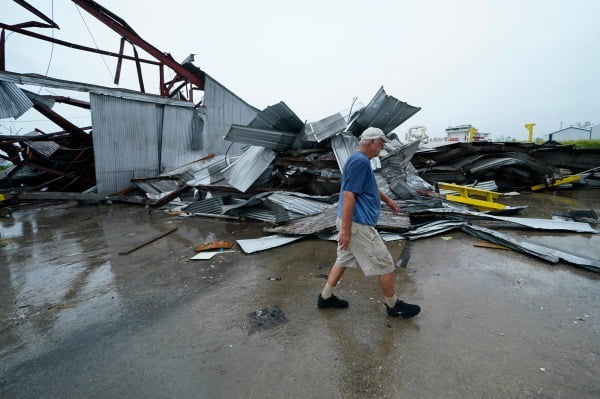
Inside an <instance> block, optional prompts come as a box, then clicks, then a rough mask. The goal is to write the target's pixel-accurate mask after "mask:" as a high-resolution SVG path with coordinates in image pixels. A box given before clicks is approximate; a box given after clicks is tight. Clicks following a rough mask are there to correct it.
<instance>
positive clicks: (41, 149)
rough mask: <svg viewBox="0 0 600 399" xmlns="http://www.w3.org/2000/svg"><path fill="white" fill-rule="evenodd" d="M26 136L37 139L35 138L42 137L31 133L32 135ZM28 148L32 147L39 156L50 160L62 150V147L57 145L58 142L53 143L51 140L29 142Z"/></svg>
mask: <svg viewBox="0 0 600 399" xmlns="http://www.w3.org/2000/svg"><path fill="white" fill-rule="evenodd" d="M25 136H30V137H35V136H40V134H39V133H37V132H30V133H27V134H26V135H25ZM27 146H28V147H30V148H31V149H33V150H34V151H35V152H37V153H38V154H40V155H42V156H43V157H44V158H46V159H50V157H51V156H52V155H54V153H56V151H58V150H59V149H60V145H58V144H56V142H54V141H51V140H45V141H33V140H32V141H29V142H27Z"/></svg>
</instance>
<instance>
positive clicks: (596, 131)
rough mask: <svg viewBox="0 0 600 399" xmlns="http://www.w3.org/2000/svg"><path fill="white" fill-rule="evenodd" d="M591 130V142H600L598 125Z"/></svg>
mask: <svg viewBox="0 0 600 399" xmlns="http://www.w3.org/2000/svg"><path fill="white" fill-rule="evenodd" d="M591 130H592V131H591V134H590V138H591V139H592V140H600V125H596V126H592V127H591Z"/></svg>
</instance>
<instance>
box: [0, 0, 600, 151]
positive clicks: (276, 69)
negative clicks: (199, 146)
mask: <svg viewBox="0 0 600 399" xmlns="http://www.w3.org/2000/svg"><path fill="white" fill-rule="evenodd" d="M29 2H30V4H32V5H34V6H35V7H36V8H38V9H39V10H41V11H43V12H44V13H46V15H48V16H53V18H54V20H55V22H56V23H57V24H58V25H59V26H60V30H56V29H55V30H51V29H35V31H37V32H40V33H42V34H46V35H52V34H53V35H54V37H56V38H60V39H62V40H67V41H71V42H75V43H78V44H82V45H86V46H90V47H96V45H98V46H99V47H100V48H102V49H104V50H109V51H113V52H118V49H119V37H118V36H117V35H116V34H115V33H113V32H112V31H111V30H109V29H108V28H107V27H106V26H104V25H103V24H101V23H99V22H98V21H97V20H96V19H95V18H94V17H92V16H91V15H90V14H88V13H86V12H85V11H84V10H80V9H78V8H77V7H76V6H75V5H74V3H72V2H71V1H69V0H29ZM97 2H98V3H100V4H101V5H103V6H105V7H106V8H108V9H109V10H111V11H112V12H114V13H115V14H117V15H118V16H120V17H121V18H123V19H125V20H126V21H127V22H128V24H129V25H130V26H131V27H132V28H133V29H134V30H135V31H136V32H137V33H138V34H139V35H140V36H141V37H142V38H144V39H145V40H146V41H148V42H150V43H151V44H153V45H154V46H155V47H157V48H159V49H160V50H162V51H164V52H169V53H171V54H172V55H173V57H174V58H175V59H176V60H178V61H181V60H183V59H184V58H185V57H186V56H187V55H189V54H190V53H195V54H197V56H196V59H195V64H196V65H197V66H198V67H200V68H202V69H203V70H204V71H205V72H207V73H208V74H210V75H211V76H212V77H213V78H215V79H216V80H218V81H219V82H221V83H222V84H224V85H225V86H226V87H228V88H229V89H230V90H232V91H233V92H235V93H236V94H237V95H239V96H240V97H241V98H243V99H244V100H245V101H247V102H248V103H250V104H252V105H254V106H255V107H257V108H260V109H263V108H264V107H266V106H268V105H272V104H275V103H277V102H279V101H284V102H285V103H286V104H287V105H288V106H290V108H291V109H292V110H294V112H295V113H296V114H297V115H298V116H299V117H300V119H302V120H307V121H309V122H310V121H316V120H319V119H322V118H324V117H326V116H329V115H331V114H332V113H334V112H338V111H341V110H342V109H345V108H348V107H349V106H350V105H351V103H352V101H353V99H354V98H355V97H357V98H358V101H359V102H361V103H363V104H367V103H368V102H369V100H370V99H371V98H372V97H373V95H374V94H375V93H376V92H377V90H378V89H379V87H380V86H383V87H384V88H385V90H386V91H387V93H388V94H389V95H392V96H394V97H396V98H398V99H399V100H401V101H406V102H407V103H409V104H411V105H415V106H418V107H421V108H422V109H421V111H419V112H418V113H417V114H416V115H414V116H413V117H412V118H410V119H409V120H408V121H406V122H405V123H404V124H402V125H401V126H400V127H399V128H397V129H396V132H397V133H398V134H399V136H400V137H401V138H403V137H404V133H405V132H406V130H407V129H408V128H409V127H411V126H413V125H425V126H426V128H427V131H428V133H429V135H430V136H432V137H441V136H444V135H445V134H444V130H445V129H446V128H447V127H448V126H455V125H460V124H472V125H474V126H475V127H476V128H478V129H479V131H481V132H490V133H491V137H492V138H499V137H507V136H510V137H512V138H516V139H517V140H525V139H527V131H526V129H525V128H524V126H523V125H524V124H525V123H536V126H535V128H534V136H535V137H542V135H544V134H547V133H549V132H552V131H555V130H558V129H559V128H560V127H561V124H562V126H563V127H566V126H568V125H570V124H575V123H578V122H585V121H590V122H592V123H594V124H597V123H600V106H599V103H598V100H599V99H600V40H599V39H600V23H599V22H598V21H599V16H600V1H598V0H570V1H567V0H564V1H562V0H560V1H557V0H539V1H538V0H518V1H513V0H447V1H443V0H437V1H433V0H432V1H427V0H421V1H404V0H395V1H392V0H390V1H376V0H371V1H360V0H344V1H327V0H302V1H284V0H278V1H275V0H273V1H261V0H255V1H241V0H239V1H227V0H210V1H201V0H194V1H193V0H170V1H159V0H145V1H133V0H97ZM78 10H79V11H78ZM28 20H38V19H37V17H35V16H33V15H32V14H29V13H28V12H27V11H25V10H23V9H22V8H21V7H20V6H19V5H18V4H16V3H14V2H12V1H9V0H0V21H1V22H4V23H9V24H12V23H18V22H23V21H28ZM7 33H8V32H7ZM126 53H127V54H132V52H131V48H130V47H126ZM142 55H143V56H145V54H143V52H142ZM146 58H151V57H149V56H146ZM105 63H106V65H105ZM107 65H108V66H107ZM115 66H116V60H115V59H114V58H112V57H104V58H103V57H101V56H99V55H96V54H91V53H85V52H80V51H76V50H72V49H68V48H66V47H62V46H58V45H54V46H52V44H50V43H47V42H41V41H39V40H35V39H32V38H27V37H24V36H22V35H19V34H17V33H14V34H9V36H8V39H7V43H6V69H7V70H9V71H13V72H20V73H38V74H47V75H48V76H51V77H56V78H62V79H69V80H76V81H82V82H86V83H94V84H100V85H106V86H114V85H113V84H112V79H113V78H112V76H111V74H114V71H115ZM144 78H145V79H146V81H147V82H146V90H147V91H149V92H153V93H157V91H158V85H157V84H156V79H157V78H158V69H157V68H149V69H147V70H146V71H145V72H144ZM122 83H123V87H127V88H132V89H138V87H137V78H136V76H135V66H134V64H133V63H132V62H126V63H125V64H124V68H123V75H122ZM50 90H51V91H52V92H56V90H53V89H50ZM41 94H50V92H49V91H47V90H42V92H41ZM61 94H62V93H61ZM62 109H64V111H63V110H62ZM60 112H61V113H62V114H63V115H64V116H66V117H72V121H73V122H74V123H76V124H78V125H79V126H85V125H86V124H88V123H89V120H88V119H86V117H85V115H86V112H85V111H84V110H80V109H77V108H73V107H68V108H61V111H60ZM42 119H44V118H43V117H41V115H39V114H37V113H36V112H35V111H30V112H28V113H27V114H25V115H23V116H22V117H21V118H20V120H17V121H16V122H14V123H13V122H11V120H2V121H0V133H3V134H6V133H8V131H9V130H12V131H15V130H19V129H21V133H23V132H24V130H27V129H29V130H31V129H30V126H31V125H36V126H37V125H42V122H37V121H38V120H42ZM24 121H36V122H24ZM46 129H48V131H56V130H60V129H58V128H57V127H53V128H48V127H46Z"/></svg>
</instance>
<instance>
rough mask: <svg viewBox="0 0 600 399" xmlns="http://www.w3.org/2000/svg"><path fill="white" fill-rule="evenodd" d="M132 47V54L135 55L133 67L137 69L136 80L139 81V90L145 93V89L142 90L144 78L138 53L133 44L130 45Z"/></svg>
mask: <svg viewBox="0 0 600 399" xmlns="http://www.w3.org/2000/svg"><path fill="white" fill-rule="evenodd" d="M132 47H133V54H134V55H135V69H136V70H137V74H138V82H139V83H140V91H141V92H142V93H145V92H146V91H145V90H144V78H143V76H142V65H141V64H140V57H139V55H138V52H137V49H136V48H135V46H134V45H132Z"/></svg>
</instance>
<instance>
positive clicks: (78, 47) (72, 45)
mask: <svg viewBox="0 0 600 399" xmlns="http://www.w3.org/2000/svg"><path fill="white" fill-rule="evenodd" d="M0 28H3V29H6V30H10V31H12V32H17V33H20V34H22V35H25V36H30V37H35V38H36V39H41V40H45V41H47V42H51V43H56V44H60V45H61V46H66V47H70V48H74V49H76V50H83V51H89V52H91V53H98V54H103V55H109V56H111V57H122V58H124V59H126V60H132V61H135V57H132V56H130V55H123V54H117V53H113V52H111V51H105V50H99V49H95V48H93V47H87V46H81V45H79V44H75V43H70V42H66V41H64V40H59V39H55V38H53V37H50V36H45V35H40V34H39V33H35V32H30V31H28V30H25V29H21V28H15V27H14V26H13V25H7V24H5V23H2V22H0ZM139 60H140V62H143V63H145V64H152V65H161V64H160V62H158V61H153V60H146V59H143V58H140V59H139Z"/></svg>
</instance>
